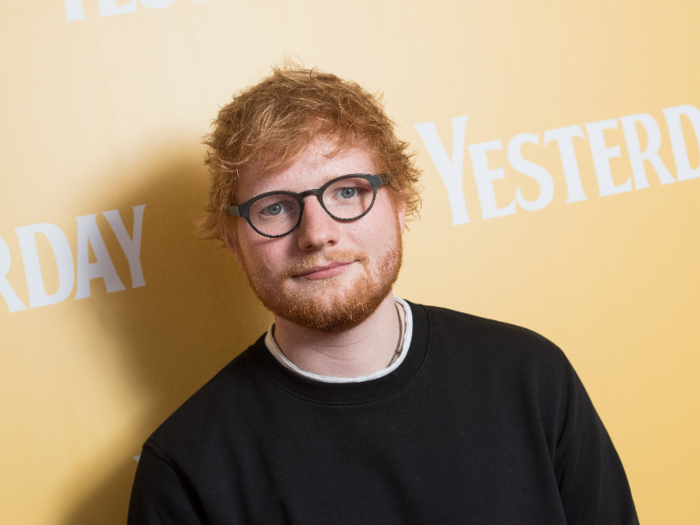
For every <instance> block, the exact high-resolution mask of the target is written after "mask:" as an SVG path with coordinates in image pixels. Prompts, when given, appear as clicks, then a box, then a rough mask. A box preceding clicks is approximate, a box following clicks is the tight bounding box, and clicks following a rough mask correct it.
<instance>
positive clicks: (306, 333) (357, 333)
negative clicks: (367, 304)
mask: <svg viewBox="0 0 700 525" xmlns="http://www.w3.org/2000/svg"><path fill="white" fill-rule="evenodd" d="M395 304H396V303H395V302H394V296H393V295H392V294H391V293H389V295H387V297H385V298H384V300H383V301H382V303H381V304H380V305H379V307H378V308H377V309H376V310H375V311H374V313H373V314H372V315H370V316H369V317H368V318H367V319H366V320H365V321H364V322H363V323H361V324H359V325H358V326H356V327H354V328H350V329H348V330H343V331H341V332H319V331H316V330H312V329H310V328H306V327H303V326H299V325H297V324H294V323H291V322H289V321H287V320H286V319H282V318H281V317H278V316H275V334H274V335H275V340H276V341H277V345H278V346H279V348H280V350H282V352H283V353H284V355H285V356H286V357H287V359H289V360H290V361H291V362H292V363H294V364H295V365H296V366H297V367H299V368H300V369H302V370H304V371H306V372H311V373H313V374H318V375H323V376H328V377H358V376H362V375H369V374H372V373H374V372H377V371H379V370H382V369H383V368H386V367H387V366H388V365H389V362H390V361H391V360H392V358H393V357H394V353H395V351H396V346H397V343H398V340H399V337H400V328H399V322H398V320H397V315H396V305H395ZM402 310H403V308H399V312H400V315H401V318H402V322H403V315H404V312H403V311H402Z"/></svg>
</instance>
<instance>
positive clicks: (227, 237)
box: [221, 224, 243, 266]
mask: <svg viewBox="0 0 700 525" xmlns="http://www.w3.org/2000/svg"><path fill="white" fill-rule="evenodd" d="M233 235H234V234H233V233H232V232H231V231H230V230H229V225H228V224H222V225H221V238H222V239H223V240H224V242H225V243H226V247H227V248H228V251H230V252H231V253H232V254H233V256H234V257H235V258H236V261H238V264H239V265H240V266H243V263H242V257H241V252H240V248H239V245H238V242H237V241H236V240H235V239H234V238H233Z"/></svg>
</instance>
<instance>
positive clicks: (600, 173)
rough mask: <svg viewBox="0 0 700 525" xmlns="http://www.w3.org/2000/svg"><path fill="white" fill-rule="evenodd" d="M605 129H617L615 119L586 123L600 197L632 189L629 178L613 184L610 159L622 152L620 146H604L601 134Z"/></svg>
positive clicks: (603, 137) (603, 138) (620, 154)
mask: <svg viewBox="0 0 700 525" xmlns="http://www.w3.org/2000/svg"><path fill="white" fill-rule="evenodd" d="M606 129H617V119H614V118H613V119H609V120H601V121H600V122H591V123H590V124H586V131H587V132H588V142H589V144H590V146H591V154H592V155H593V165H594V166H595V175H596V177H597V179H598V188H599V189H600V196H601V197H605V196H607V195H616V194H618V193H625V192H628V191H632V179H631V178H628V179H627V180H626V181H625V182H623V183H621V184H618V185H615V181H613V175H612V170H611V169H610V159H612V158H615V157H621V156H622V153H621V152H620V146H613V147H612V148H608V147H607V146H606V144H605V136H604V135H603V132H604V131H605V130H606Z"/></svg>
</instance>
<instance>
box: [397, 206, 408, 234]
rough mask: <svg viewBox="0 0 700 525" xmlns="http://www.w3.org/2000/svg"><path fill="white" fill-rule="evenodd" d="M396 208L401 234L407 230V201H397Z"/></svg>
mask: <svg viewBox="0 0 700 525" xmlns="http://www.w3.org/2000/svg"><path fill="white" fill-rule="evenodd" d="M394 209H395V210H396V215H397V217H398V219H399V227H400V228H401V235H403V232H404V231H405V230H406V202H405V201H403V200H400V201H397V202H395V204H394Z"/></svg>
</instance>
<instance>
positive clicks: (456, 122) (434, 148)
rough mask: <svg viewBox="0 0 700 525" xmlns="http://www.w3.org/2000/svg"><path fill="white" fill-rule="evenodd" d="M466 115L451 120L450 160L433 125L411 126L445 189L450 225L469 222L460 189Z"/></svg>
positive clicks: (462, 192) (427, 123) (428, 123)
mask: <svg viewBox="0 0 700 525" xmlns="http://www.w3.org/2000/svg"><path fill="white" fill-rule="evenodd" d="M468 118H469V116H468V115H466V116H464V117H454V118H452V119H451V120H452V160H450V158H449V156H448V155H447V152H446V151H445V147H444V146H443V145H442V142H441V141H440V137H439V136H438V133H437V130H436V129H435V124H433V123H432V122H426V123H425V124H416V125H415V126H413V127H414V128H415V129H416V131H417V132H418V134H419V135H420V137H421V139H423V143H424V144H425V146H426V147H427V148H428V153H429V154H430V158H431V159H433V163H434V164H435V167H436V168H437V170H438V173H439V174H440V178H442V182H443V183H444V184H445V187H446V188H447V196H448V198H449V202H450V209H451V210H452V224H453V225H455V224H464V223H467V222H469V214H468V213H467V204H466V202H465V201H464V191H463V189H462V173H463V169H464V131H465V128H466V126H467V119H468Z"/></svg>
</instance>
